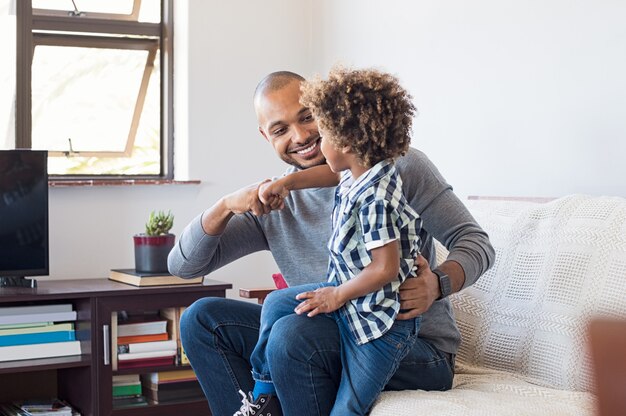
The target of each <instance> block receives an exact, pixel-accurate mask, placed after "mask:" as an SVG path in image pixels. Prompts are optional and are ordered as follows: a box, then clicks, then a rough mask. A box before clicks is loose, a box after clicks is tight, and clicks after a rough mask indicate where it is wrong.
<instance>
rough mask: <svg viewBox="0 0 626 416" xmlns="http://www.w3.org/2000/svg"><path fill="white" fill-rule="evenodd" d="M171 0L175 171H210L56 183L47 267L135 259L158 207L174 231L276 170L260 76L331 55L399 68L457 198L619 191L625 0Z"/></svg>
mask: <svg viewBox="0 0 626 416" xmlns="http://www.w3.org/2000/svg"><path fill="white" fill-rule="evenodd" d="M175 4H176V6H177V8H178V9H177V12H178V13H177V19H178V24H177V27H176V40H177V44H176V47H177V49H176V65H175V79H176V88H177V90H176V103H175V111H176V118H177V119H176V129H177V130H176V139H177V143H178V144H177V149H176V158H177V160H178V161H179V164H178V165H177V175H179V177H181V178H192V179H200V180H202V184H201V185H184V186H136V187H91V188H88V187H86V188H53V189H51V190H50V222H51V223H50V247H51V251H50V262H51V264H50V266H51V269H50V274H51V278H55V279H60V278H96V277H105V276H107V275H108V271H109V269H110V268H115V267H132V265H133V248H132V242H131V241H132V239H131V237H132V235H133V234H135V233H137V232H140V231H142V228H143V223H144V222H145V219H146V218H147V215H148V213H149V212H150V211H151V210H153V209H171V210H172V211H173V212H174V214H175V215H176V222H175V226H174V232H175V233H177V234H180V231H181V230H182V228H183V227H184V225H185V224H186V223H187V222H189V221H190V220H191V219H192V218H193V217H194V216H195V215H196V214H198V213H200V212H201V211H202V210H204V209H205V208H206V207H208V206H209V205H210V204H212V203H213V202H214V201H215V200H217V199H218V198H219V197H220V196H222V195H223V194H225V193H227V192H230V191H232V190H235V189H237V188H239V187H241V186H243V185H245V184H248V183H250V182H253V181H255V180H257V179H259V178H261V177H265V176H268V175H271V174H274V173H276V172H280V171H282V170H283V168H284V167H283V165H282V164H281V162H279V161H278V159H277V158H276V157H275V156H274V154H273V152H272V150H271V148H270V147H269V145H267V144H266V143H265V142H264V141H263V139H262V138H261V136H260V135H259V134H258V133H257V131H256V128H257V126H256V121H255V116H254V111H253V107H252V103H251V99H252V97H251V95H252V92H253V89H254V87H255V85H256V83H257V82H258V80H259V79H260V78H261V77H262V76H263V75H265V74H266V73H269V72H271V71H274V70H278V69H290V70H294V71H296V72H300V73H302V74H303V75H310V74H312V73H315V72H318V73H322V74H324V73H326V72H327V71H328V69H329V68H330V66H331V65H332V63H334V62H335V61H337V60H342V61H343V62H345V63H348V64H354V65H356V66H378V67H382V68H384V69H386V70H389V71H391V72H394V73H396V74H397V75H398V76H399V77H400V78H401V79H402V81H403V83H404V85H405V86H406V87H407V88H408V89H409V90H410V91H411V92H412V93H413V95H414V96H415V100H416V104H417V106H418V108H419V110H420V115H419V117H418V118H417V120H416V139H415V141H414V145H415V146H416V147H418V148H421V149H423V150H424V151H425V152H426V153H427V154H428V155H429V156H430V157H431V158H432V159H433V161H434V162H435V163H436V164H437V166H439V168H440V170H441V171H442V173H443V174H444V175H445V176H446V177H447V178H448V180H449V181H450V182H451V183H452V184H453V185H455V188H456V190H457V192H458V193H459V194H460V195H461V196H464V195H469V194H482V195H487V194H489V195H537V196H541V195H543V196H558V195H564V194H567V193H572V192H584V193H590V194H612V195H622V196H626V183H625V181H624V178H625V177H626V167H625V166H626V164H624V163H623V162H622V159H623V155H624V154H626V140H625V139H626V116H625V113H626V111H625V110H626V77H625V76H624V74H626V25H624V24H623V17H624V16H626V3H625V2H623V1H617V0H615V1H609V0H603V1H592V0H579V1H576V2H570V1H566V0H548V1H539V0H529V1H525V2H518V1H513V0H476V1H472V2H465V1H462V0H438V1H424V0H406V1H401V0H390V1H386V2H380V1H374V0H358V1H357V0H308V1H304V0H298V1H293V0H265V1H262V2H257V1H249V0H236V1H227V2H223V1H216V0H211V1H205V0H191V1H189V2H178V1H177V2H176V3H175ZM313 6H315V7H314V8H313ZM275 270H276V266H275V265H274V263H273V261H272V260H271V257H270V256H269V254H267V253H259V254H256V255H253V256H250V257H248V258H246V259H243V260H241V261H238V262H236V263H234V264H233V265H231V266H228V267H226V268H224V269H222V270H220V271H217V272H216V273H214V274H213V275H212V277H215V278H217V279H222V280H230V281H232V282H233V283H234V285H235V286H236V287H238V286H257V285H259V284H262V282H260V281H259V277H261V278H262V279H265V282H267V284H270V278H269V275H270V274H271V273H272V272H274V271H275Z"/></svg>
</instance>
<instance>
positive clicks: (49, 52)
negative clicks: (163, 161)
mask: <svg viewBox="0 0 626 416" xmlns="http://www.w3.org/2000/svg"><path fill="white" fill-rule="evenodd" d="M147 56H148V52H147V51H145V50H120V49H100V48H81V47H64V46H44V45H39V46H37V47H36V48H35V53H34V58H33V65H32V118H33V124H32V147H33V149H47V150H50V151H62V152H65V151H69V141H68V139H71V140H72V150H73V151H75V152H78V153H80V152H123V151H124V149H125V148H126V146H127V142H128V140H129V136H130V139H133V138H135V137H136V139H135V142H134V146H133V150H132V155H127V156H124V155H119V156H114V155H103V156H101V157H92V156H91V155H90V157H79V156H77V155H74V156H72V157H69V158H68V157H52V158H50V161H49V162H50V163H49V172H50V174H158V173H159V159H160V140H159V138H160V114H159V108H160V102H159V100H160V97H159V93H158V89H159V77H160V75H159V72H160V71H159V67H158V65H155V68H154V70H153V71H152V74H151V80H150V83H149V84H148V88H149V90H150V89H151V88H153V89H154V88H155V89H156V91H157V92H156V93H152V94H146V101H145V103H144V106H143V111H142V113H141V118H140V119H139V121H140V123H139V126H140V128H141V130H138V131H137V135H136V136H134V137H133V136H132V135H130V133H131V123H132V121H133V115H134V112H135V107H136V105H137V100H138V96H139V91H140V86H141V81H142V76H143V73H144V69H145V66H146V59H147ZM156 61H157V62H158V60H156ZM155 64H156V62H155ZM155 109H156V110H155ZM96 156H97V155H96Z"/></svg>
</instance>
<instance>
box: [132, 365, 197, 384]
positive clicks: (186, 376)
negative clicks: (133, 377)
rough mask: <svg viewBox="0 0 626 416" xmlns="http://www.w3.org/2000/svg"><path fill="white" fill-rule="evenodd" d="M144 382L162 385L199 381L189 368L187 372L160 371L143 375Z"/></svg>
mask: <svg viewBox="0 0 626 416" xmlns="http://www.w3.org/2000/svg"><path fill="white" fill-rule="evenodd" d="M141 379H142V382H146V383H152V384H161V383H169V382H175V381H187V380H197V377H196V373H194V371H193V370H192V369H191V368H189V369H186V370H173V371H159V372H156V373H148V374H142V377H141Z"/></svg>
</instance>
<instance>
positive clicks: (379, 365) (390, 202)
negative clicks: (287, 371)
mask: <svg viewBox="0 0 626 416" xmlns="http://www.w3.org/2000/svg"><path fill="white" fill-rule="evenodd" d="M302 92H303V95H302V99H301V103H302V105H304V106H305V107H308V108H309V109H310V110H311V112H312V114H313V115H314V117H315V118H316V120H317V122H318V125H319V128H320V133H321V135H322V143H321V150H322V152H323V154H324V156H325V157H326V162H327V166H319V167H314V168H308V169H305V170H301V171H298V172H295V173H293V174H291V175H287V176H284V177H282V178H280V179H277V180H275V181H273V182H270V183H267V184H266V185H265V186H263V187H262V188H261V189H260V190H259V197H260V199H261V201H263V202H264V203H266V204H268V205H270V206H271V207H272V209H279V208H281V206H282V204H283V199H284V198H285V197H287V196H288V194H289V192H290V191H296V190H298V189H304V188H313V187H324V186H335V185H337V183H338V182H339V186H338V187H337V191H336V195H335V205H334V209H333V215H332V226H333V233H332V237H331V240H330V242H329V245H328V247H329V249H330V261H329V267H328V276H327V278H328V279H327V282H326V283H316V284H310V285H302V286H296V287H291V288H288V289H283V290H280V291H276V292H273V293H272V294H270V296H268V298H267V299H266V301H265V304H264V305H263V310H262V312H261V329H260V335H259V341H258V343H257V346H256V348H255V350H254V352H253V353H252V357H251V362H252V368H253V377H254V379H255V387H254V391H253V392H252V395H251V397H250V398H248V397H246V396H245V394H244V393H243V392H241V394H242V396H243V405H242V407H241V409H240V411H239V412H237V413H235V415H247V414H257V415H259V414H261V415H265V414H270V413H271V414H272V415H274V416H276V415H277V414H281V413H280V405H279V403H278V399H277V397H276V392H275V390H274V387H273V384H272V382H271V369H270V368H268V366H267V363H266V354H269V353H271V351H267V349H266V345H267V340H268V338H269V337H270V335H271V330H272V326H273V324H274V323H275V322H276V321H278V320H279V319H280V318H282V317H284V316H286V315H288V314H292V313H294V312H295V313H297V314H306V316H308V317H311V318H312V317H314V316H316V315H318V314H327V315H326V316H330V317H331V318H332V319H335V320H336V322H337V325H338V328H339V332H340V335H341V359H342V378H341V381H340V384H339V387H338V391H337V397H336V399H335V404H334V406H333V410H332V413H331V414H332V415H364V414H366V413H367V412H368V411H369V409H370V408H371V406H372V404H373V403H374V400H375V399H376V398H377V396H378V394H379V393H380V392H381V391H382V389H383V388H384V386H385V385H386V384H387V382H388V380H389V378H390V377H391V376H392V375H393V374H394V372H395V371H396V369H397V367H398V364H399V363H400V360H402V358H404V356H405V355H406V353H407V352H408V351H409V350H410V348H411V347H412V345H413V343H414V341H415V339H416V337H417V332H418V329H419V322H420V318H416V319H412V320H404V321H396V320H395V317H396V316H397V314H398V312H399V304H400V302H399V298H398V288H399V286H400V284H401V283H402V282H403V281H404V280H405V279H406V278H409V277H413V276H415V270H414V263H415V258H416V257H417V254H418V253H419V244H420V241H419V231H420V226H421V220H420V219H419V216H418V215H417V213H415V211H413V209H412V208H411V207H410V206H409V205H408V203H407V201H406V199H405V198H404V195H403V194H402V182H401V179H400V177H399V175H398V174H397V172H396V169H395V167H394V165H393V159H394V158H396V157H398V156H400V155H402V154H404V152H406V151H407V149H408V146H409V141H410V130H411V124H412V118H413V114H414V111H415V107H414V106H413V104H412V103H411V96H410V95H409V94H408V93H407V92H406V91H405V90H404V89H403V88H402V87H401V86H400V85H399V83H398V80H397V79H396V78H394V77H393V76H391V75H389V74H384V73H381V72H378V71H375V70H357V71H349V70H346V69H342V68H335V69H333V70H332V71H331V72H330V74H329V79H328V80H327V81H323V80H317V81H312V82H305V83H304V84H303V87H302ZM339 173H341V175H340V176H339ZM303 255H306V253H303ZM281 394H285V393H281ZM289 394H297V392H290V393H289Z"/></svg>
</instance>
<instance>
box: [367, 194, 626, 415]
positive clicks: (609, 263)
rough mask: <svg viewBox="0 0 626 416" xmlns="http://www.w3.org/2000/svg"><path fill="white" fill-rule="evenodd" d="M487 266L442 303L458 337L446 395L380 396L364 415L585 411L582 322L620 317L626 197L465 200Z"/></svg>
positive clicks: (625, 313) (625, 312) (587, 385)
mask: <svg viewBox="0 0 626 416" xmlns="http://www.w3.org/2000/svg"><path fill="white" fill-rule="evenodd" d="M468 207H469V209H470V211H471V212H472V214H473V215H474V216H475V218H476V220H477V221H478V223H479V224H480V225H481V226H482V227H483V228H484V229H485V230H486V231H487V233H488V234H489V236H490V239H491V241H492V243H493V245H494V247H495V249H496V263H495V265H494V266H493V267H492V268H491V269H490V270H489V271H488V272H487V273H486V274H485V275H484V276H483V277H481V278H480V279H479V280H478V282H477V283H476V284H474V285H473V286H472V287H470V288H468V289H466V290H464V291H462V292H461V293H459V294H456V295H454V296H453V298H452V302H453V307H454V310H455V315H456V319H457V323H458V325H459V329H460V330H461V333H462V336H463V341H462V344H461V348H460V350H459V355H458V357H457V376H456V377H455V383H454V388H453V389H452V390H451V391H448V392H422V391H406V392H385V393H383V394H382V396H381V398H380V399H379V400H378V402H377V404H376V406H375V408H374V410H373V411H372V413H371V414H372V415H379V416H382V415H420V414H424V415H427V414H428V415H442V416H443V415H463V416H478V415H489V416H493V415H494V414H498V415H529V416H531V415H532V416H535V415H537V416H539V415H550V416H580V415H591V414H592V413H593V406H594V402H593V396H592V395H591V393H589V391H590V390H591V383H592V379H591V374H590V361H589V358H588V355H587V352H586V349H587V335H586V325H587V323H588V321H589V319H590V318H592V317H594V316H598V315H603V316H613V317H626V200H625V199H622V198H610V197H590V196H583V195H573V196H568V197H564V198H561V199H558V200H555V201H552V202H549V203H545V204H539V203H528V202H524V203H521V202H505V201H469V202H468Z"/></svg>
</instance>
